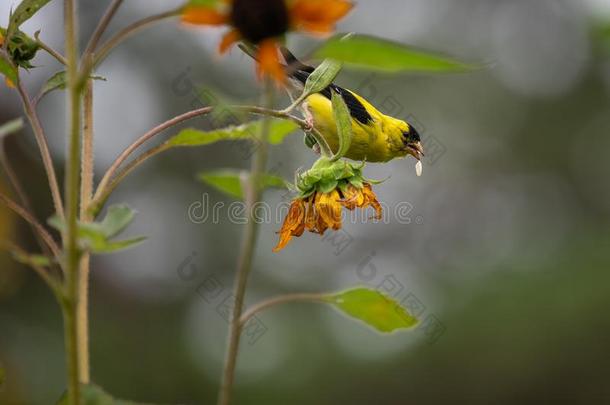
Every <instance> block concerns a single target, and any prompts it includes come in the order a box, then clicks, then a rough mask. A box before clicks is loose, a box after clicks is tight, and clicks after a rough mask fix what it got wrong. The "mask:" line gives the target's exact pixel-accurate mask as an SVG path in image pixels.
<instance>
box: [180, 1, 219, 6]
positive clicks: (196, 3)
mask: <svg viewBox="0 0 610 405" xmlns="http://www.w3.org/2000/svg"><path fill="white" fill-rule="evenodd" d="M218 1H219V0H189V2H188V3H187V6H199V7H216V6H217V5H218Z"/></svg>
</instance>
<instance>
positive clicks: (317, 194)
mask: <svg viewBox="0 0 610 405" xmlns="http://www.w3.org/2000/svg"><path fill="white" fill-rule="evenodd" d="M361 169H362V165H361V166H359V167H357V166H354V165H352V164H350V163H348V162H346V161H338V162H330V161H329V160H328V159H326V158H321V159H320V160H318V162H316V164H315V165H314V166H313V167H312V168H311V170H309V171H307V172H305V173H304V174H303V175H301V176H300V177H299V179H298V182H297V188H298V189H299V191H300V195H299V196H298V197H297V198H295V199H294V200H293V201H292V203H291V204H290V208H289V210H288V214H287V215H286V218H285V219H284V223H283V224H282V228H281V229H280V231H279V232H278V233H279V235H280V240H279V242H278V244H277V246H276V247H275V248H274V249H273V251H274V252H278V251H280V250H282V249H283V248H284V247H286V245H288V243H289V242H290V240H291V239H292V237H293V236H296V237H299V236H301V235H302V234H303V233H304V232H305V230H308V231H309V232H313V233H318V234H320V235H323V234H324V232H326V230H328V229H332V230H333V231H337V230H339V229H341V225H342V221H341V211H342V209H343V208H347V209H348V210H354V209H356V208H362V209H366V208H367V207H372V208H373V209H374V210H375V218H376V219H381V215H382V209H381V204H380V203H379V201H378V200H377V196H376V195H375V193H374V192H373V189H372V186H371V183H370V181H366V180H364V179H363V177H362V171H361Z"/></svg>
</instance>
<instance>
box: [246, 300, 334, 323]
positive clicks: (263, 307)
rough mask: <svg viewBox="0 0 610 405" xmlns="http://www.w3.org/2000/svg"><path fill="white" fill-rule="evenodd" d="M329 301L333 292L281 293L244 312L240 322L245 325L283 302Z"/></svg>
mask: <svg viewBox="0 0 610 405" xmlns="http://www.w3.org/2000/svg"><path fill="white" fill-rule="evenodd" d="M329 301H331V294H324V293H296V294H286V295H280V296H279V297H274V298H269V299H267V300H265V301H262V302H260V303H258V304H256V305H254V306H253V307H252V308H250V309H249V310H247V311H246V312H244V314H243V315H242V316H241V320H240V323H241V326H242V327H244V326H245V325H246V323H247V322H248V321H249V320H250V319H251V318H252V317H253V316H254V315H256V314H258V313H259V312H261V311H264V310H266V309H269V308H271V307H275V306H277V305H281V304H287V303H290V302H313V303H327V302H329Z"/></svg>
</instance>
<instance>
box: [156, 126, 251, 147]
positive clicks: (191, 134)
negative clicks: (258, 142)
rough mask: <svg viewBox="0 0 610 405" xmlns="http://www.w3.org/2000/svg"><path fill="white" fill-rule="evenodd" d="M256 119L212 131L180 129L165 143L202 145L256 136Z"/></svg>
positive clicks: (172, 144) (171, 144)
mask: <svg viewBox="0 0 610 405" xmlns="http://www.w3.org/2000/svg"><path fill="white" fill-rule="evenodd" d="M257 128H258V121H253V122H249V123H247V124H243V125H239V126H233V125H232V126H229V127H226V128H222V129H215V130H212V131H201V130H199V129H194V128H187V129H183V130H182V131H180V132H179V133H178V134H177V135H175V136H173V137H172V138H170V139H169V140H168V141H167V144H168V145H170V146H172V147H175V146H203V145H209V144H212V143H216V142H219V141H225V140H241V139H249V138H256V136H257V132H256V129H257Z"/></svg>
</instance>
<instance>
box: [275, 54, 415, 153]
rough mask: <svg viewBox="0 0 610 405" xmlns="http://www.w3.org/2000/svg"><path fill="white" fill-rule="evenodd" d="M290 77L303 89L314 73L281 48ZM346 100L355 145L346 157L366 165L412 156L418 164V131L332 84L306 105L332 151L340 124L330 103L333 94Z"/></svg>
mask: <svg viewBox="0 0 610 405" xmlns="http://www.w3.org/2000/svg"><path fill="white" fill-rule="evenodd" d="M281 51H282V55H283V56H284V59H285V60H286V64H287V68H286V69H287V73H288V76H289V77H290V78H291V79H293V80H292V82H294V83H295V85H297V86H298V87H302V86H303V85H304V84H305V82H306V81H307V78H308V77H309V75H310V74H311V73H312V72H313V71H314V70H315V69H314V68H313V67H312V66H308V65H305V64H304V63H302V62H300V61H299V60H298V59H297V58H296V57H295V56H294V55H293V54H292V53H290V51H288V50H287V49H286V48H283V47H282V48H281ZM333 91H334V92H336V93H338V94H340V95H341V96H342V97H343V101H345V104H346V105H347V107H348V109H349V112H350V115H351V118H352V142H351V145H350V148H349V150H348V151H347V153H346V154H345V157H346V158H348V159H352V160H364V161H367V162H387V161H389V160H392V159H394V158H399V157H404V156H407V155H411V156H413V157H414V158H415V159H417V160H418V161H420V160H421V158H422V156H423V147H422V144H421V139H420V136H419V134H418V133H417V130H416V129H415V128H414V127H413V126H412V125H411V124H409V123H408V122H405V121H403V120H400V119H397V118H394V117H390V116H388V115H385V114H383V113H381V112H380V111H379V110H377V108H375V107H374V106H373V105H372V104H371V103H369V102H368V101H366V100H365V99H364V98H363V97H361V96H359V95H358V94H356V93H354V92H353V91H351V90H347V89H344V88H341V87H339V86H337V85H335V84H331V85H330V86H328V87H327V88H326V89H324V90H323V91H321V92H320V93H316V94H312V95H310V96H309V97H307V99H306V100H305V101H304V103H303V106H304V108H305V111H306V113H307V114H308V115H309V117H308V119H309V120H310V121H311V123H312V125H313V126H314V127H315V128H316V129H318V131H320V133H321V134H322V136H324V139H325V140H326V142H327V143H328V145H329V146H330V148H331V149H332V150H333V151H336V150H338V148H339V138H338V135H337V125H336V123H335V120H334V116H333V109H332V103H331V97H332V92H333Z"/></svg>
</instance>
